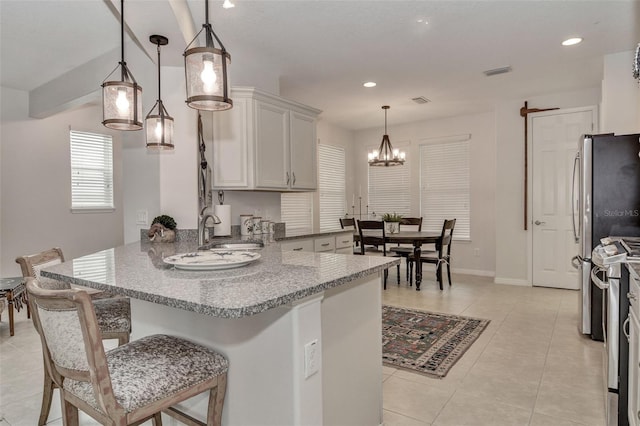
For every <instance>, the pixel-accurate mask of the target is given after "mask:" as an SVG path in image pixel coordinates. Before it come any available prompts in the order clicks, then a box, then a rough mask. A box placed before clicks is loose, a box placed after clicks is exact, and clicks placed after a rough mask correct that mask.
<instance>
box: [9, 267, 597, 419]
mask: <svg viewBox="0 0 640 426" xmlns="http://www.w3.org/2000/svg"><path fill="white" fill-rule="evenodd" d="M390 275H391V277H390V281H389V285H388V289H387V290H386V291H385V292H384V293H383V301H384V303H386V304H390V305H396V306H406V307H411V308H417V309H424V310H430V311H435V312H444V313H452V314H458V315H467V316H475V317H480V318H487V319H490V320H491V323H490V324H489V326H488V327H487V329H486V330H485V331H484V332H483V334H482V335H481V336H480V338H479V339H478V340H477V341H476V342H475V343H474V344H473V345H472V346H471V348H470V349H469V350H468V351H467V352H466V353H465V354H464V356H463V357H462V358H461V359H460V360H459V361H458V363H457V364H456V365H454V367H453V368H452V369H451V371H450V372H449V374H448V375H447V377H445V378H444V379H442V380H439V379H433V378H429V377H425V376H421V375H418V374H414V373H410V372H406V371H402V370H396V369H393V368H387V367H384V383H383V389H384V424H385V425H386V426H426V425H432V426H448V425H451V426H453V425H455V426H463V425H473V426H484V425H487V426H501V425H505V426H515V425H531V426H579V425H583V426H591V425H593V426H602V425H604V424H605V420H604V418H605V414H604V406H603V404H604V403H603V401H604V392H603V379H602V367H601V366H602V351H601V343H597V342H593V341H591V340H589V339H587V338H584V337H582V336H580V335H579V334H578V331H577V306H578V305H577V300H578V299H577V298H578V293H577V292H575V291H565V290H555V289H544V288H529V287H516V286H506V285H496V284H492V279H489V278H483V277H475V276H464V275H454V285H453V287H450V288H449V287H446V288H445V289H444V291H442V292H441V291H440V290H437V289H436V284H435V282H433V281H430V280H432V279H433V277H432V275H433V273H432V272H430V271H427V270H426V268H425V275H426V279H427V281H425V282H423V291H421V292H416V291H415V290H414V288H413V287H411V288H409V287H407V285H406V283H402V284H401V285H400V286H397V285H396V284H395V274H394V273H392V274H390ZM445 284H446V283H445ZM7 321H8V317H7V313H6V311H5V313H4V314H3V316H2V321H1V322H0V426H18V425H20V426H22V425H24V426H33V425H35V424H36V422H37V419H38V414H39V409H40V398H41V392H40V386H41V383H42V374H43V370H42V361H41V354H40V342H39V340H38V337H37V335H36V333H35V330H34V329H33V326H32V325H31V322H30V320H27V317H26V313H25V311H24V310H23V311H21V312H20V313H18V315H17V322H16V332H15V336H13V337H9V327H8V324H7ZM57 401H58V396H57V393H56V394H55V395H54V402H53V407H52V412H51V414H50V416H49V423H48V424H51V425H61V424H62V421H61V419H60V408H59V403H57ZM81 424H82V425H93V424H95V422H93V421H91V420H90V419H88V418H86V417H83V418H82V421H81ZM337 426H342V425H337ZM354 426H359V425H354Z"/></svg>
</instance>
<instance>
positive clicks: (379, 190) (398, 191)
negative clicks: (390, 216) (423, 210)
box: [356, 144, 411, 217]
mask: <svg viewBox="0 0 640 426" xmlns="http://www.w3.org/2000/svg"><path fill="white" fill-rule="evenodd" d="M405 145H407V144H405ZM398 147H399V146H398ZM409 161H410V160H409V159H408V158H407V160H406V161H405V163H404V165H402V166H391V167H371V166H367V167H368V168H369V214H373V213H375V214H376V217H380V216H381V215H383V214H385V213H397V214H399V215H402V216H409V215H410V214H411V185H410V182H409V176H410V173H409V172H410V162H409ZM357 208H358V206H357V205H356V211H357ZM362 208H363V213H365V210H364V209H365V206H362Z"/></svg>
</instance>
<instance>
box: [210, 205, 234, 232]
mask: <svg viewBox="0 0 640 426" xmlns="http://www.w3.org/2000/svg"><path fill="white" fill-rule="evenodd" d="M213 213H214V214H215V215H216V216H218V217H219V218H220V220H221V221H222V222H221V223H219V224H218V225H216V226H215V228H213V235H215V236H216V237H226V236H229V235H231V206H230V205H228V204H217V205H215V206H213Z"/></svg>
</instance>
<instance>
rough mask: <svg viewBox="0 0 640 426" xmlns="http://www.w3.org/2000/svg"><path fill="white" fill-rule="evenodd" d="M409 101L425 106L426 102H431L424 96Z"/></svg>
mask: <svg viewBox="0 0 640 426" xmlns="http://www.w3.org/2000/svg"><path fill="white" fill-rule="evenodd" d="M411 100H412V101H413V102H415V103H417V104H426V103H427V102H431V101H430V100H429V99H427V98H425V97H424V96H418V97H417V98H411Z"/></svg>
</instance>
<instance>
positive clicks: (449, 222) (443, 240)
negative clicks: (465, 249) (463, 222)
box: [438, 219, 456, 257]
mask: <svg viewBox="0 0 640 426" xmlns="http://www.w3.org/2000/svg"><path fill="white" fill-rule="evenodd" d="M455 226H456V220H455V219H445V220H444V224H443V225H442V233H441V234H440V243H439V244H438V251H439V252H440V257H442V255H443V251H444V247H445V246H446V247H447V253H451V240H452V238H453V228H455Z"/></svg>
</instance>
